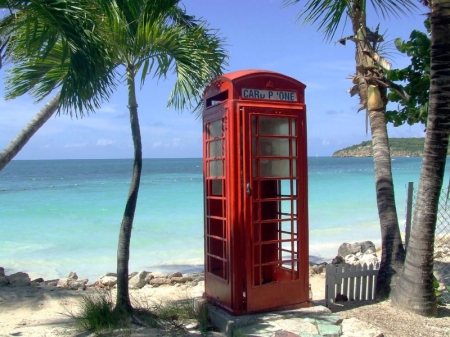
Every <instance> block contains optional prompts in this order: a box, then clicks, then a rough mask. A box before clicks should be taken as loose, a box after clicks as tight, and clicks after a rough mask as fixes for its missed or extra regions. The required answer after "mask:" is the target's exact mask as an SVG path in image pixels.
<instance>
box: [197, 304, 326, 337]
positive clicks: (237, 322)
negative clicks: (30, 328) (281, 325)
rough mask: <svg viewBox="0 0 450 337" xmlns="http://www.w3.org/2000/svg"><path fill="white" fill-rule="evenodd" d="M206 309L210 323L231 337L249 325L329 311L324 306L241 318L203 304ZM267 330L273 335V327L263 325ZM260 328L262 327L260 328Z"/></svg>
mask: <svg viewBox="0 0 450 337" xmlns="http://www.w3.org/2000/svg"><path fill="white" fill-rule="evenodd" d="M205 305H206V306H207V309H208V315H209V317H210V319H211V323H212V324H213V325H214V326H216V327H217V328H218V329H220V331H222V332H223V333H224V334H225V335H226V336H229V337H232V336H233V331H234V330H238V329H239V330H240V329H242V328H244V327H248V326H250V325H256V324H260V323H267V322H271V321H276V320H284V319H291V318H296V317H298V318H307V317H310V316H313V317H318V316H319V317H320V316H322V315H324V316H328V315H330V314H331V311H330V310H329V309H328V308H326V307H324V306H314V307H309V308H300V309H293V310H282V311H274V312H265V313H259V314H249V315H241V316H233V315H230V314H229V313H227V312H226V311H224V310H223V309H220V308H218V307H216V306H214V305H212V304H210V303H206V304H205ZM264 327H265V328H267V330H266V331H267V335H268V336H269V335H270V333H272V334H273V333H274V331H275V330H274V329H275V327H270V328H269V324H266V325H264ZM260 328H262V326H261V327H260Z"/></svg>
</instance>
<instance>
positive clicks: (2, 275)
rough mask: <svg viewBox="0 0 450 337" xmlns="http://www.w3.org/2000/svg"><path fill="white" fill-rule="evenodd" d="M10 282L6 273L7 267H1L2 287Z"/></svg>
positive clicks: (0, 281)
mask: <svg viewBox="0 0 450 337" xmlns="http://www.w3.org/2000/svg"><path fill="white" fill-rule="evenodd" d="M8 284H9V281H8V278H7V277H6V275H5V268H3V267H0V287H4V286H6V285H8Z"/></svg>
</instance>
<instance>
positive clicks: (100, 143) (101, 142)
mask: <svg viewBox="0 0 450 337" xmlns="http://www.w3.org/2000/svg"><path fill="white" fill-rule="evenodd" d="M114 143H115V142H114V141H113V140H111V139H104V138H101V139H99V140H97V144H95V145H97V146H108V145H112V144H114Z"/></svg>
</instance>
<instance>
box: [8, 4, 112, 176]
mask: <svg viewBox="0 0 450 337" xmlns="http://www.w3.org/2000/svg"><path fill="white" fill-rule="evenodd" d="M0 8H3V9H6V11H5V13H6V14H5V15H4V16H3V17H2V18H1V19H0V41H2V43H0V45H1V46H0V59H1V60H2V62H1V63H0V65H1V66H4V65H5V64H4V61H5V60H6V61H8V62H10V66H11V72H12V74H11V76H10V77H9V80H8V81H7V83H6V85H7V95H6V98H7V99H12V98H15V97H17V96H20V95H23V94H24V93H30V94H32V95H33V96H35V97H36V98H37V100H38V101H40V100H42V99H44V98H45V97H46V96H47V95H48V94H49V93H51V92H52V91H53V90H54V89H59V90H60V92H58V93H57V94H56V95H55V96H54V97H53V98H52V99H51V100H50V101H49V102H48V103H47V104H46V105H45V106H44V108H43V109H42V110H41V111H40V112H39V113H38V114H36V116H35V117H34V118H33V119H32V120H31V121H30V122H29V123H28V124H27V125H26V126H25V128H24V129H23V130H22V131H21V132H20V133H19V134H18V135H17V136H16V137H15V138H14V139H13V140H12V141H11V143H10V144H9V145H8V146H7V147H6V148H5V149H4V150H3V151H2V152H1V153H0V170H2V169H3V168H4V167H5V166H6V165H7V164H8V163H9V162H10V161H11V160H12V159H13V158H14V156H16V154H17V153H18V152H19V151H20V150H21V149H22V147H23V146H25V144H26V143H27V142H28V141H29V140H30V138H31V137H32V136H33V135H34V134H35V133H36V132H37V131H38V130H39V128H40V127H41V126H42V125H44V124H45V122H46V121H47V120H48V119H49V118H50V117H51V116H52V115H54V114H55V112H57V111H60V110H63V111H64V112H65V113H69V114H72V113H75V114H80V115H81V116H83V115H84V114H85V113H90V112H93V111H94V110H95V109H97V108H98V107H99V106H100V103H101V101H103V100H104V99H105V98H107V97H108V96H109V94H110V93H111V88H112V86H113V85H114V83H113V81H112V80H113V76H112V75H111V74H108V76H103V77H101V76H100V73H99V72H98V69H103V68H105V67H110V66H111V64H110V63H109V58H108V54H107V50H106V49H105V48H104V44H105V43H104V41H103V40H102V39H101V38H100V36H102V33H101V32H100V29H101V27H100V26H99V24H98V22H97V21H100V20H101V17H100V16H99V13H98V11H97V8H96V7H94V6H93V5H92V1H87V0H86V1H85V0H81V1H78V0H77V1H75V0H64V1H60V0H49V1H45V2H43V1H33V0H31V1H15V0H0ZM15 67H18V68H17V69H19V70H17V69H16V68H15ZM22 68H28V72H26V73H24V72H21V70H20V69H22Z"/></svg>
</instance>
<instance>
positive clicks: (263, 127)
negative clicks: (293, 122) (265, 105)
mask: <svg viewBox="0 0 450 337" xmlns="http://www.w3.org/2000/svg"><path fill="white" fill-rule="evenodd" d="M259 134H260V135H283V136H289V118H273V117H263V116H261V117H259Z"/></svg>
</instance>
